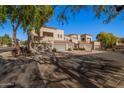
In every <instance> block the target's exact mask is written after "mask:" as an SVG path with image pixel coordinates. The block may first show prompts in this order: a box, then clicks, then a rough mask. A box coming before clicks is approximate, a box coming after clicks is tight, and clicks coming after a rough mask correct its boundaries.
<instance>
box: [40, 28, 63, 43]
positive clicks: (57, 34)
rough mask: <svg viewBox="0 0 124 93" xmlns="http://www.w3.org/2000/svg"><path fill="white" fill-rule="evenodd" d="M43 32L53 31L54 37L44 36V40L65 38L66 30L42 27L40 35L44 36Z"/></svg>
mask: <svg viewBox="0 0 124 93" xmlns="http://www.w3.org/2000/svg"><path fill="white" fill-rule="evenodd" d="M43 32H48V33H53V37H47V36H46V37H44V41H45V40H46V41H48V40H49V41H50V40H51V41H54V40H64V30H59V29H54V28H47V27H41V29H40V36H43Z"/></svg>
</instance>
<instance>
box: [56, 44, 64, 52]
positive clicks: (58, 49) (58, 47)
mask: <svg viewBox="0 0 124 93" xmlns="http://www.w3.org/2000/svg"><path fill="white" fill-rule="evenodd" d="M54 48H56V50H57V51H65V49H66V45H65V44H54Z"/></svg>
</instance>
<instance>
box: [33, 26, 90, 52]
mask: <svg viewBox="0 0 124 93" xmlns="http://www.w3.org/2000/svg"><path fill="white" fill-rule="evenodd" d="M33 33H34V31H33ZM34 35H35V36H37V35H36V33H34ZM40 37H41V40H40V42H41V43H49V44H51V49H53V48H56V50H58V51H65V50H68V49H71V50H73V49H74V48H87V47H91V41H92V36H91V35H89V34H82V35H78V34H69V35H64V30H59V29H56V28H53V27H41V29H40ZM89 45H90V46H89Z"/></svg>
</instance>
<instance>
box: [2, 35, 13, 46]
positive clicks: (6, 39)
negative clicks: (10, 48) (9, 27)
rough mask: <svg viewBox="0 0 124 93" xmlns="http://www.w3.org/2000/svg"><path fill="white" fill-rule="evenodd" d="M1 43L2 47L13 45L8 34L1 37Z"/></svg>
mask: <svg viewBox="0 0 124 93" xmlns="http://www.w3.org/2000/svg"><path fill="white" fill-rule="evenodd" d="M0 43H1V45H11V44H12V39H11V37H9V35H8V34H5V35H4V36H2V37H0Z"/></svg>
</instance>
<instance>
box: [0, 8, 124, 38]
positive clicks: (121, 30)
mask: <svg viewBox="0 0 124 93" xmlns="http://www.w3.org/2000/svg"><path fill="white" fill-rule="evenodd" d="M56 11H59V10H56ZM121 16H122V15H120V16H118V17H117V18H116V19H114V20H113V21H111V22H110V23H108V24H103V23H102V21H103V19H102V18H101V19H97V18H95V14H94V13H93V11H91V9H84V10H82V11H81V12H80V13H78V14H76V16H72V15H71V14H70V17H69V20H68V23H65V24H64V25H61V24H60V23H59V22H58V21H57V20H56V16H53V18H52V19H51V20H50V21H49V22H48V23H46V26H50V27H55V28H58V29H63V30H64V33H65V34H71V33H76V34H84V33H87V34H91V35H93V40H95V37H96V35H97V34H98V33H100V32H101V31H105V32H112V33H113V34H115V35H117V36H119V37H124V20H122V19H121ZM5 33H7V34H9V35H10V36H12V29H11V25H10V22H8V23H6V24H5V25H4V28H3V27H0V36H2V35H4V34H5ZM17 38H19V39H20V40H26V39H27V35H26V33H24V31H23V30H22V29H20V28H19V29H18V32H17Z"/></svg>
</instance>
